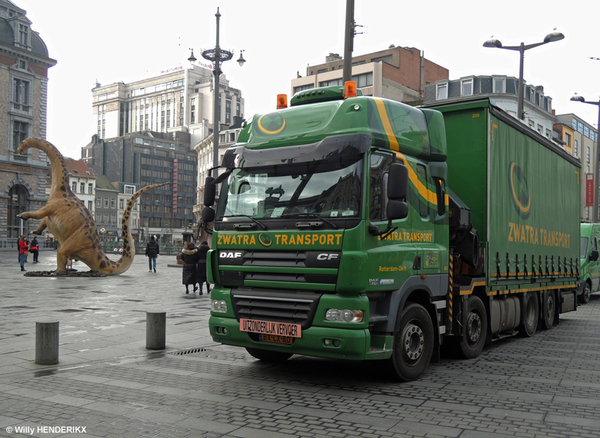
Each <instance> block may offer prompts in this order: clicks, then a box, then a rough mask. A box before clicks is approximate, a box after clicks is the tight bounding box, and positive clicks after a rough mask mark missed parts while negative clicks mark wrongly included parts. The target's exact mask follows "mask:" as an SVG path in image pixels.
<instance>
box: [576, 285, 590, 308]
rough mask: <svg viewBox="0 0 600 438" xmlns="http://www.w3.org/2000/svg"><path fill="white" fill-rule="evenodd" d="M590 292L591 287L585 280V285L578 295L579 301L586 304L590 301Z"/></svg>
mask: <svg viewBox="0 0 600 438" xmlns="http://www.w3.org/2000/svg"><path fill="white" fill-rule="evenodd" d="M591 294H592V287H591V286H590V283H589V282H587V281H586V282H585V286H583V292H582V294H581V295H579V303H581V304H587V303H589V302H590V295H591Z"/></svg>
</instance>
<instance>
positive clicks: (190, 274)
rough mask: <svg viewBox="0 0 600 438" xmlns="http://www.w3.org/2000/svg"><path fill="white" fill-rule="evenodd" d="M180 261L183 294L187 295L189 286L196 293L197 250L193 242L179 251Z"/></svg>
mask: <svg viewBox="0 0 600 438" xmlns="http://www.w3.org/2000/svg"><path fill="white" fill-rule="evenodd" d="M181 254H182V255H181V259H182V260H183V273H182V282H181V283H182V284H185V293H186V294H189V293H190V291H189V289H188V287H189V285H190V284H191V285H193V286H194V292H196V289H197V288H196V264H197V263H198V249H197V248H196V245H194V242H188V243H187V244H186V246H185V247H184V249H183V251H181Z"/></svg>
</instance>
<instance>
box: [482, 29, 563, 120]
mask: <svg viewBox="0 0 600 438" xmlns="http://www.w3.org/2000/svg"><path fill="white" fill-rule="evenodd" d="M564 37H565V36H564V35H563V34H562V33H560V32H552V33H549V34H548V35H546V38H544V41H543V42H541V43H534V44H525V43H521V45H519V46H503V45H502V43H501V42H500V41H499V40H497V39H495V38H492V39H490V40H487V41H486V42H485V43H483V47H495V48H497V49H506V50H515V51H517V52H519V53H520V55H521V59H520V65H519V94H518V107H517V117H518V118H519V119H521V120H523V119H524V118H525V112H524V111H523V101H524V94H525V93H524V92H523V91H524V90H523V89H524V83H523V60H524V59H525V50H529V49H533V48H534V47H538V46H541V45H544V44H548V43H552V42H554V41H560V40H562V39H563V38H564Z"/></svg>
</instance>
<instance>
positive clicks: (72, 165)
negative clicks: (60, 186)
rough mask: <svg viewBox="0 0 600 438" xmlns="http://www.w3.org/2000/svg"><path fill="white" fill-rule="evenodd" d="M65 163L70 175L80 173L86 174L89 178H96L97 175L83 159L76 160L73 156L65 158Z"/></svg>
mask: <svg viewBox="0 0 600 438" xmlns="http://www.w3.org/2000/svg"><path fill="white" fill-rule="evenodd" d="M65 165H66V166H67V170H68V171H69V174H70V175H79V176H85V177H88V178H95V177H96V175H94V174H93V173H92V171H91V170H90V168H89V167H88V165H87V164H85V161H83V160H75V159H73V158H65Z"/></svg>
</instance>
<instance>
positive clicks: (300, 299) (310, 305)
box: [231, 288, 321, 329]
mask: <svg viewBox="0 0 600 438" xmlns="http://www.w3.org/2000/svg"><path fill="white" fill-rule="evenodd" d="M320 298H321V294H318V293H314V292H305V291H285V292H282V291H277V292H274V291H270V290H266V289H259V288H248V289H245V288H244V289H234V290H232V291H231V301H232V304H233V310H234V312H235V316H236V318H237V319H238V320H239V319H241V318H245V319H257V320H265V321H275V322H288V323H293V324H300V326H301V327H302V329H306V328H308V327H310V326H311V324H312V321H313V318H314V316H315V312H316V310H317V306H318V304H319V299H320Z"/></svg>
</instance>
